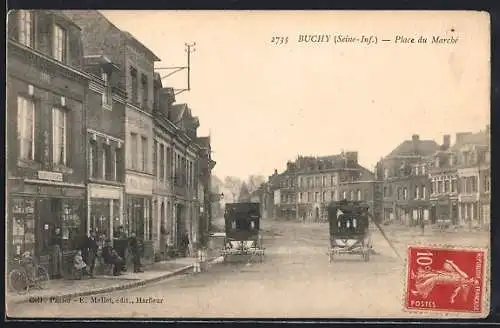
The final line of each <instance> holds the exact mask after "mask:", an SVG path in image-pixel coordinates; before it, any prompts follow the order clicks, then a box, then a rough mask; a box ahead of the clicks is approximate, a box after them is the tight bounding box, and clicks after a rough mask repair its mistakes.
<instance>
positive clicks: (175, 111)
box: [170, 104, 188, 124]
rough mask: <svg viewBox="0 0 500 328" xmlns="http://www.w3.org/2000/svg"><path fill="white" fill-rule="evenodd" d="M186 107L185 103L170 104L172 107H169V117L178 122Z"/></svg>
mask: <svg viewBox="0 0 500 328" xmlns="http://www.w3.org/2000/svg"><path fill="white" fill-rule="evenodd" d="M187 109H188V106H187V104H175V105H172V108H171V111H170V112H171V114H172V116H171V118H172V122H174V123H175V124H178V123H179V122H180V121H181V120H182V118H183V116H184V113H185V111H186V110H187Z"/></svg>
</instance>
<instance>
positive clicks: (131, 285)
mask: <svg viewBox="0 0 500 328" xmlns="http://www.w3.org/2000/svg"><path fill="white" fill-rule="evenodd" d="M217 259H218V257H216V258H212V259H210V260H208V262H211V263H212V262H214V261H216V260H217ZM193 266H194V265H193V264H190V265H186V266H184V267H181V268H179V269H177V270H175V271H170V272H168V273H165V274H163V275H161V276H158V277H154V278H149V279H142V280H135V281H132V282H128V283H124V284H120V285H114V286H110V287H104V288H99V289H92V290H86V291H83V292H77V293H67V294H58V295H50V296H42V298H43V299H45V300H47V299H63V298H76V297H83V296H89V295H96V294H104V293H111V292H115V291H119V290H125V289H132V288H136V287H141V286H144V285H146V284H151V283H155V282H158V281H161V280H164V279H167V278H170V277H173V276H176V275H179V274H181V273H183V272H185V271H187V270H190V269H192V268H193ZM32 297H37V296H29V295H28V296H26V297H24V298H23V299H20V300H16V301H12V303H11V304H24V303H28V302H29V301H30V299H31V298H32Z"/></svg>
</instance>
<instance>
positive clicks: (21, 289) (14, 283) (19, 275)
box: [9, 269, 29, 294]
mask: <svg viewBox="0 0 500 328" xmlns="http://www.w3.org/2000/svg"><path fill="white" fill-rule="evenodd" d="M9 285H10V288H11V289H12V290H13V291H15V292H17V293H18V294H26V293H27V292H28V289H29V283H28V276H27V275H26V273H25V272H23V271H21V270H18V269H14V270H12V271H11V272H10V273H9Z"/></svg>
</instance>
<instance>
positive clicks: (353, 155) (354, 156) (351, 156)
mask: <svg viewBox="0 0 500 328" xmlns="http://www.w3.org/2000/svg"><path fill="white" fill-rule="evenodd" d="M345 157H346V159H347V163H348V164H358V152H357V151H348V152H346V153H345Z"/></svg>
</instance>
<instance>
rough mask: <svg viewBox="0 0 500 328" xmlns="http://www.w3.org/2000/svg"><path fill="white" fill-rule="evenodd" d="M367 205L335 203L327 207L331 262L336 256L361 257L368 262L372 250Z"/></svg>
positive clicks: (343, 201)
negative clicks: (350, 255) (349, 255)
mask: <svg viewBox="0 0 500 328" xmlns="http://www.w3.org/2000/svg"><path fill="white" fill-rule="evenodd" d="M368 209H369V207H368V205H366V204H364V203H362V202H360V201H346V200H342V201H337V202H332V203H330V204H329V206H328V221H329V225H330V248H329V251H328V256H329V259H330V262H332V261H333V260H334V258H335V256H337V255H341V254H352V255H361V256H362V258H363V259H364V260H365V261H369V260H370V254H371V253H372V252H373V250H372V242H371V233H370V213H369V211H368Z"/></svg>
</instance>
